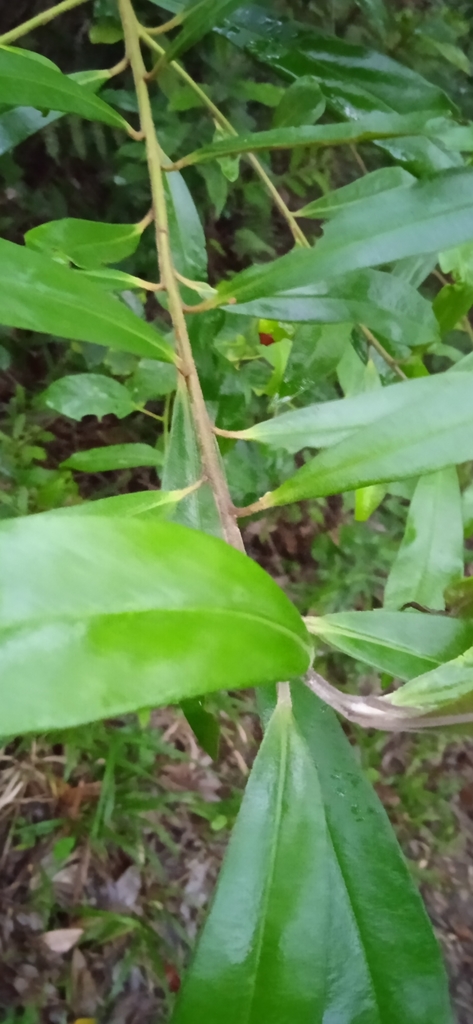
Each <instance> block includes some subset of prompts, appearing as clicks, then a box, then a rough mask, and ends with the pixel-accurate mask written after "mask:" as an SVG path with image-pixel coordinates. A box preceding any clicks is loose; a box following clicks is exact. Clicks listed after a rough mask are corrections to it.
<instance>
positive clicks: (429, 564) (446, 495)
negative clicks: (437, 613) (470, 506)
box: [384, 468, 463, 609]
mask: <svg viewBox="0 0 473 1024" xmlns="http://www.w3.org/2000/svg"><path fill="white" fill-rule="evenodd" d="M462 575H463V517H462V504H461V494H460V487H459V483H458V474H457V471H456V469H453V468H448V469H440V470H438V472H437V473H431V474H430V475H429V476H423V477H421V478H420V480H419V482H418V484H417V486H416V489H415V491H414V497H413V499H412V502H411V505H410V509H409V515H408V517H407V523H406V530H405V533H404V538H403V541H402V544H401V547H400V549H399V552H398V555H397V558H396V561H395V563H394V565H393V567H392V569H391V572H390V574H389V577H388V581H387V584H386V590H385V594H384V606H385V608H402V606H403V605H405V604H407V603H408V602H410V601H415V602H417V604H421V605H425V606H426V607H427V608H439V609H444V608H445V598H444V596H443V592H444V590H445V587H447V586H448V584H449V583H451V582H452V581H453V580H454V579H456V578H457V577H459V576H462Z"/></svg>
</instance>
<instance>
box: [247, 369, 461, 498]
mask: <svg viewBox="0 0 473 1024" xmlns="http://www.w3.org/2000/svg"><path fill="white" fill-rule="evenodd" d="M424 380H425V383H426V384H429V383H430V378H428V377H426V378H424ZM441 380H442V383H443V387H442V391H441V396H442V404H441V405H440V406H439V401H438V398H437V391H436V389H435V388H433V389H430V388H428V387H427V388H425V389H424V392H423V395H422V398H421V399H420V400H419V402H418V404H417V405H416V406H404V407H403V408H402V411H401V412H394V413H390V414H388V415H386V416H383V417H381V418H380V419H378V420H377V421H376V430H375V431H373V430H372V429H371V427H370V426H368V427H362V428H361V430H359V431H357V433H356V434H354V435H353V436H351V437H348V438H345V440H343V441H340V442H339V444H337V445H335V446H334V447H333V448H331V449H330V450H329V451H325V452H321V453H320V455H317V456H316V457H315V459H311V460H310V462H307V463H306V465H305V466H303V467H302V468H301V469H299V470H298V471H297V473H296V474H295V476H293V477H292V478H291V479H289V480H287V481H286V482H285V483H283V484H282V485H281V486H280V487H278V488H277V490H276V491H273V492H272V493H270V494H269V495H266V496H265V498H264V506H265V507H267V508H270V507H272V506H273V505H284V504H287V503H289V502H293V501H302V500H304V499H306V498H314V497H324V496H325V495H327V494H336V493H337V492H340V491H351V490H355V489H356V488H357V487H366V486H367V485H368V484H376V483H385V482H386V483H389V481H391V480H403V479H405V478H406V477H413V476H423V475H424V474H426V473H431V472H433V471H434V470H437V469H444V468H445V467H446V466H452V465H457V464H458V463H460V462H466V461H467V460H468V459H472V458H473V430H472V427H473V405H472V395H473V380H472V378H471V376H470V375H469V374H465V373H452V374H445V375H442V377H441ZM451 382H452V383H451ZM417 383H418V384H420V383H421V381H420V380H419V381H418V382H417Z"/></svg>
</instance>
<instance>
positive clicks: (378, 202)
mask: <svg viewBox="0 0 473 1024" xmlns="http://www.w3.org/2000/svg"><path fill="white" fill-rule="evenodd" d="M472 238H473V171H472V170H470V169H468V170H462V171H451V172H448V173H445V174H442V175H438V177H437V178H435V179H434V180H433V181H419V182H415V184H413V185H409V186H406V188H403V189H395V190H394V191H391V192H387V193H382V194H380V195H377V196H372V197H371V198H369V199H365V200H363V201H360V202H359V203H357V204H356V205H355V206H353V207H352V208H349V207H347V208H346V209H344V210H342V211H341V212H340V213H339V214H337V216H336V217H334V218H333V220H331V221H329V223H328V224H327V225H326V226H325V232H324V237H323V238H322V239H321V240H320V241H319V242H317V245H316V246H315V248H312V249H294V250H292V251H291V252H289V253H287V255H285V256H281V257H280V258H279V259H277V260H274V262H272V263H268V264H265V265H264V266H260V267H258V266H256V267H250V268H249V269H248V270H243V271H242V272H241V273H240V274H237V275H236V276H235V277H234V278H233V279H232V281H229V282H225V284H223V285H221V286H220V288H219V295H220V297H221V298H223V297H225V296H233V297H234V298H236V299H237V301H238V302H249V301H250V300H251V299H257V298H261V297H262V296H265V295H274V294H276V293H277V292H279V291H283V290H285V291H287V290H288V289H291V288H300V287H302V286H304V285H312V284H314V282H316V281H326V280H328V279H330V278H331V277H332V276H333V275H340V274H344V273H348V272H349V271H352V270H356V269H360V268H362V267H368V266H377V265H378V264H382V263H390V262H392V261H394V260H400V259H403V258H404V257H406V256H416V255H420V254H422V253H430V252H432V253H434V252H437V251H438V248H439V243H440V240H441V244H442V246H443V247H444V248H447V247H448V246H455V245H459V244H460V243H462V242H466V241H468V240H471V239H472Z"/></svg>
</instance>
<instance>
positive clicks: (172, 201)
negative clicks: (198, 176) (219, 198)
mask: <svg viewBox="0 0 473 1024" xmlns="http://www.w3.org/2000/svg"><path fill="white" fill-rule="evenodd" d="M164 187H165V191H166V205H167V212H168V220H169V234H170V242H171V250H172V255H173V259H174V264H175V267H176V269H177V270H178V271H179V273H180V274H183V276H184V277H188V278H189V279H190V280H191V281H206V280H207V250H206V244H205V234H204V229H203V227H202V224H201V221H200V217H199V214H198V212H197V208H196V205H195V203H194V200H193V198H192V195H191V193H190V192H189V189H188V187H187V185H186V183H185V181H184V178H183V177H182V175H181V174H179V173H174V174H171V175H167V176H166V179H165V183H164ZM183 297H184V299H185V301H187V302H188V303H189V304H192V303H195V302H196V295H195V292H192V291H191V290H190V289H186V290H185V291H183Z"/></svg>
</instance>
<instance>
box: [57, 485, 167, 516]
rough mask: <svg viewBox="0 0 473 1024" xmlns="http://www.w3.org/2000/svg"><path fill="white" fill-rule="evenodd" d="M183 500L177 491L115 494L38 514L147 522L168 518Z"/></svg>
mask: <svg viewBox="0 0 473 1024" xmlns="http://www.w3.org/2000/svg"><path fill="white" fill-rule="evenodd" d="M186 496H187V490H186V489H184V490H181V491H136V492H134V493H132V494H116V495H114V497H113V498H96V499H94V500H93V501H81V502H80V504H77V505H64V506H63V508H54V509H51V511H50V512H40V513H38V514H39V515H43V516H44V515H47V516H106V517H107V518H110V517H112V518H113V519H116V518H120V519H128V518H129V517H130V516H140V517H142V518H143V517H146V518H148V519H164V518H167V517H168V516H170V515H172V513H173V511H174V509H175V507H176V505H177V504H178V502H179V501H182V499H183V498H185V497H186Z"/></svg>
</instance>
